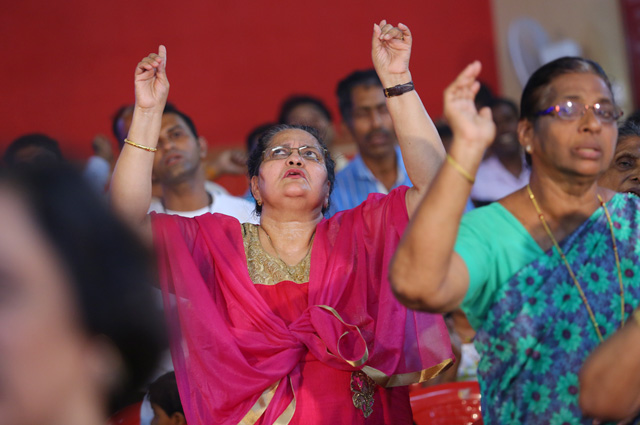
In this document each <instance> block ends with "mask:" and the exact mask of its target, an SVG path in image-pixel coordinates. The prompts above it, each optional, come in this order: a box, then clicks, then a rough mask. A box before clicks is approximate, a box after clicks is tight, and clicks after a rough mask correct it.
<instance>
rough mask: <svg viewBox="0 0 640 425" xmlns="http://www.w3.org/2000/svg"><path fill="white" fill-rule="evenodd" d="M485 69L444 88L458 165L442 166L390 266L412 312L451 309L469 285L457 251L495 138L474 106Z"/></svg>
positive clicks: (487, 114)
mask: <svg viewBox="0 0 640 425" xmlns="http://www.w3.org/2000/svg"><path fill="white" fill-rule="evenodd" d="M480 68H481V67H480V63H479V62H474V63H472V64H471V65H469V66H467V67H466V68H465V69H464V71H462V73H461V74H460V75H459V76H458V77H457V78H456V80H455V81H454V82H453V83H452V84H451V85H450V86H449V87H448V88H447V89H446V90H445V93H444V112H445V116H446V117H447V120H448V121H449V124H450V125H451V129H452V130H453V143H452V146H451V157H452V158H453V162H451V161H447V162H445V164H444V165H443V166H442V167H441V168H440V171H439V172H438V174H437V176H436V177H435V179H434V181H433V183H432V184H431V186H430V188H429V189H428V191H427V194H426V196H425V197H424V199H423V200H422V201H421V202H420V204H419V205H418V207H417V209H416V212H415V214H414V216H413V218H412V219H411V222H410V223H409V226H408V227H407V230H406V231H405V234H404V236H403V238H402V241H401V242H400V245H399V247H398V250H397V251H396V253H395V256H394V258H393V261H392V263H391V269H390V270H391V271H390V280H391V283H392V288H393V290H394V292H395V294H396V296H397V297H398V299H399V300H400V301H401V302H402V303H403V304H405V305H406V306H407V307H410V308H414V309H420V310H428V311H434V312H444V311H451V310H453V309H454V308H455V307H457V306H459V305H460V303H461V302H462V300H463V299H464V296H465V294H466V292H467V289H468V286H469V274H468V272H467V268H466V266H465V263H464V261H463V260H462V258H460V256H458V255H457V254H456V253H454V251H453V248H454V244H455V241H456V237H457V234H458V226H459V225H460V219H461V218H462V213H463V212H464V208H465V205H466V203H467V199H468V198H469V193H470V192H471V186H472V183H473V182H472V180H473V176H475V173H476V171H477V169H478V166H479V165H480V161H481V160H482V156H483V154H484V151H485V150H486V148H487V147H488V146H489V145H490V144H491V142H492V141H493V137H494V134H495V125H494V124H493V120H492V119H491V111H490V110H489V108H484V109H483V110H481V111H480V113H478V112H477V111H476V108H475V105H474V102H473V101H474V97H475V94H476V92H477V91H478V89H479V87H480V84H479V83H478V82H477V81H476V77H477V76H478V74H479V73H480ZM454 164H455V165H454Z"/></svg>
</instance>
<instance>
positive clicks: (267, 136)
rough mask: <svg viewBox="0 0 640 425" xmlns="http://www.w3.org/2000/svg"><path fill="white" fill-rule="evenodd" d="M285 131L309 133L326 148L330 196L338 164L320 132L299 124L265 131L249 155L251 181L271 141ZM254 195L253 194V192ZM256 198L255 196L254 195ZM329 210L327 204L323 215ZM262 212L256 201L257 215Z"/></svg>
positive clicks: (277, 126) (325, 161)
mask: <svg viewBox="0 0 640 425" xmlns="http://www.w3.org/2000/svg"><path fill="white" fill-rule="evenodd" d="M285 130H303V131H306V132H307V133H309V134H311V135H312V136H313V137H315V138H316V140H317V141H318V144H319V145H320V146H321V147H322V148H324V152H325V158H324V165H325V167H326V168H327V180H328V181H329V194H331V192H332V191H333V183H334V181H335V179H336V173H335V167H336V164H335V162H334V161H333V159H332V158H331V153H330V152H329V149H327V145H326V144H325V143H324V141H323V140H322V138H321V137H320V136H319V135H318V131H317V130H316V129H315V128H313V127H308V126H306V125H297V124H295V125H294V124H278V125H274V126H273V127H271V128H269V129H268V130H267V131H265V132H264V133H263V134H262V136H260V138H259V139H258V144H257V145H256V146H255V147H254V148H253V150H252V151H251V153H250V154H249V159H248V160H247V167H248V168H249V181H251V177H255V176H257V175H258V173H259V172H260V165H262V160H263V152H264V150H265V149H267V146H269V143H271V140H273V138H274V137H275V136H276V135H277V134H278V133H280V132H281V131H285ZM252 195H253V192H252ZM254 198H255V195H254ZM328 209H329V205H328V204H327V207H326V208H323V210H322V214H324V213H325V212H326V210H328ZM261 212H262V206H261V205H258V201H256V214H258V215H260V213H261Z"/></svg>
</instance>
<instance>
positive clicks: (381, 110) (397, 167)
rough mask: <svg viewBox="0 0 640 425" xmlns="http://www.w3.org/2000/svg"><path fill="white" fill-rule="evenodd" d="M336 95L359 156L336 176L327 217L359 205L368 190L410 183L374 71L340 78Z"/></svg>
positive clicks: (377, 190) (387, 189)
mask: <svg viewBox="0 0 640 425" xmlns="http://www.w3.org/2000/svg"><path fill="white" fill-rule="evenodd" d="M336 94H337V96H338V103H339V108H340V113H341V114H342V120H343V122H344V123H345V124H346V127H347V128H348V130H349V132H350V133H351V135H352V136H353V139H354V140H355V142H356V143H357V145H358V155H356V157H355V158H354V159H353V161H351V163H350V164H349V165H347V166H346V167H345V168H344V169H343V170H342V171H340V172H339V173H338V174H337V175H336V180H335V187H334V189H333V193H332V195H331V203H330V207H329V213H328V215H329V216H331V215H333V214H335V213H337V212H338V211H342V210H346V209H349V208H354V207H356V206H358V205H360V203H362V202H363V201H364V200H365V199H367V196H368V195H369V194H370V193H375V192H379V193H389V191H390V190H391V189H394V188H396V187H398V186H400V185H407V186H412V183H411V180H409V176H408V175H407V171H406V170H405V168H404V163H403V162H402V156H401V153H400V148H399V147H398V143H397V139H396V133H395V130H394V128H393V122H392V121H391V115H389V111H388V110H387V104H386V98H385V96H384V91H383V87H382V84H381V83H380V79H379V78H378V76H377V74H376V72H375V70H373V69H369V70H365V71H355V72H354V73H352V74H351V75H349V76H347V77H346V78H345V79H344V80H342V81H340V83H339V84H338V88H337V90H336Z"/></svg>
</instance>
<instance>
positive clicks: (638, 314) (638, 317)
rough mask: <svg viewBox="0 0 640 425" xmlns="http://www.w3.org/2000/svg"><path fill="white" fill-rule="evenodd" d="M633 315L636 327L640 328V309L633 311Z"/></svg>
mask: <svg viewBox="0 0 640 425" xmlns="http://www.w3.org/2000/svg"><path fill="white" fill-rule="evenodd" d="M631 314H632V316H633V319H634V320H635V321H636V325H638V326H640V307H639V308H636V309H635V310H633V313H631Z"/></svg>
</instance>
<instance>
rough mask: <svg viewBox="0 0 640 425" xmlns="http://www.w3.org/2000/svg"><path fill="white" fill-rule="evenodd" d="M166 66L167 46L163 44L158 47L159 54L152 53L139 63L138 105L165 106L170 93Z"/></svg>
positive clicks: (137, 77)
mask: <svg viewBox="0 0 640 425" xmlns="http://www.w3.org/2000/svg"><path fill="white" fill-rule="evenodd" d="M166 67H167V48H166V47H164V46H162V45H161V46H160V47H158V54H155V53H151V54H149V56H147V57H146V58H144V59H142V60H141V61H140V62H139V63H138V66H137V67H136V72H135V87H136V106H137V107H140V108H144V109H152V108H164V105H165V103H166V101H167V96H168V95H169V80H168V79H167V73H166Z"/></svg>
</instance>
